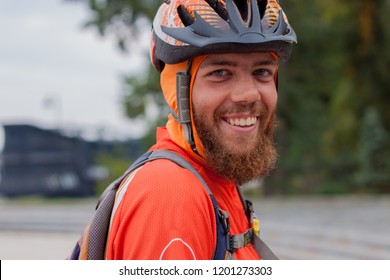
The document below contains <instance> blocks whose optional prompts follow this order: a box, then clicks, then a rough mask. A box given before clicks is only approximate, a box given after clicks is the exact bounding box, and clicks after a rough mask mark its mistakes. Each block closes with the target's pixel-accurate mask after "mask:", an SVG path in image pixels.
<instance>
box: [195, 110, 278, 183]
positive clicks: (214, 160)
mask: <svg viewBox="0 0 390 280" xmlns="http://www.w3.org/2000/svg"><path fill="white" fill-rule="evenodd" d="M256 108H260V109H256ZM196 111H197V110H194V125H195V128H196V130H197V132H198V135H199V138H200V140H201V142H202V144H203V147H204V149H205V156H206V163H207V165H208V166H209V167H210V168H212V169H214V170H215V172H216V174H217V175H219V176H222V177H224V178H225V179H227V180H235V181H236V182H237V184H239V185H241V184H244V183H247V182H249V181H251V180H253V179H256V178H259V177H263V176H266V175H267V174H268V173H269V172H270V171H271V170H272V169H273V168H274V167H275V163H276V158H277V153H276V149H275V147H274V130H275V126H276V125H275V124H276V113H275V111H273V112H271V113H269V112H268V110H267V109H266V108H264V106H261V105H259V104H257V103H253V104H249V105H238V106H235V107H234V108H229V109H223V108H221V109H219V110H216V111H215V112H214V116H213V119H212V120H210V119H209V118H207V117H206V114H201V113H198V114H195V112H196ZM248 111H249V112H252V113H257V115H259V120H258V121H259V128H258V131H257V134H256V135H255V136H254V137H253V136H252V137H249V136H245V135H237V137H234V138H235V139H232V138H229V139H226V138H224V137H223V136H222V134H221V133H220V131H219V128H218V123H219V122H220V121H221V116H223V115H225V114H226V113H227V112H235V113H240V112H248ZM268 116H270V118H269V119H268ZM229 142H230V143H229ZM232 143H233V144H232ZM242 147H245V148H246V149H245V150H244V151H242V149H243V148H242Z"/></svg>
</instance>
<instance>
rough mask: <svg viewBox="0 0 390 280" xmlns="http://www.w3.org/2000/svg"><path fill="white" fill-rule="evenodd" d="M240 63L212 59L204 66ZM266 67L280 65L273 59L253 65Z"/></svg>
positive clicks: (265, 59)
mask: <svg viewBox="0 0 390 280" xmlns="http://www.w3.org/2000/svg"><path fill="white" fill-rule="evenodd" d="M237 65H238V63H237V62H236V61H234V60H226V59H215V60H214V59H210V60H208V61H205V62H204V66H205V67H207V66H237ZM264 65H278V63H277V61H276V60H275V59H272V58H264V59H261V60H257V61H255V62H254V63H253V66H255V67H257V66H264Z"/></svg>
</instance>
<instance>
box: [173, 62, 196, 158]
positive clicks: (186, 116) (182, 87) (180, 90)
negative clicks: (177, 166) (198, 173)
mask: <svg viewBox="0 0 390 280" xmlns="http://www.w3.org/2000/svg"><path fill="white" fill-rule="evenodd" d="M191 66H192V60H189V61H188V63H187V69H186V71H179V72H177V73H176V102H177V111H178V114H177V115H176V114H175V113H174V112H171V113H172V116H173V117H174V118H175V120H176V121H177V122H178V123H179V124H180V125H181V126H182V127H183V130H184V137H185V139H186V141H187V143H188V144H190V145H191V148H192V150H194V151H195V152H196V147H195V142H194V135H193V131H192V123H191V100H190V86H191V74H190V70H191Z"/></svg>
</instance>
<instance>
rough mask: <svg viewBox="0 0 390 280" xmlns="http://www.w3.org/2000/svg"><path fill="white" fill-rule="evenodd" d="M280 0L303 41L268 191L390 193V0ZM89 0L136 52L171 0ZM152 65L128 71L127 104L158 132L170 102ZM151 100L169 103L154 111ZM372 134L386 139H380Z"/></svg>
mask: <svg viewBox="0 0 390 280" xmlns="http://www.w3.org/2000/svg"><path fill="white" fill-rule="evenodd" d="M280 2H281V4H282V6H283V7H284V10H285V12H286V14H288V16H289V21H290V22H291V24H292V25H293V26H294V29H295V31H296V32H297V34H298V41H299V43H298V46H296V47H295V48H294V50H293V54H292V58H291V60H290V62H289V63H287V64H282V65H281V68H282V69H281V71H280V87H279V88H280V95H279V112H278V113H279V127H278V132H277V144H278V147H279V153H280V160H279V164H278V168H277V169H276V171H275V172H274V174H273V175H272V176H270V177H269V178H267V180H266V182H265V189H266V192H267V193H345V192H355V191H361V190H365V191H367V190H368V189H371V190H375V191H380V192H390V182H389V180H388V177H386V176H388V174H390V170H389V165H388V162H387V161H386V160H384V161H383V160H382V159H381V156H380V154H382V157H383V156H385V155H389V149H390V147H389V145H385V144H384V142H385V140H386V139H388V138H386V137H387V136H383V135H388V131H390V110H388V106H389V104H390V94H389V89H390V79H389V78H388V75H389V65H390V52H389V51H388V49H389V47H390V30H389V28H385V27H386V26H387V25H386V24H387V17H388V14H389V13H390V1H388V0H360V1H354V0H347V1H337V0H313V1H311V2H310V5H308V4H307V3H303V1H299V0H289V1H282V0H280ZM88 3H89V7H90V9H91V19H90V20H89V21H88V22H87V24H86V26H89V27H91V26H92V27H96V28H97V29H98V30H99V32H100V33H101V34H102V35H105V34H107V33H110V34H115V36H116V37H117V41H118V45H119V47H120V48H121V49H122V50H125V51H131V49H132V47H136V45H134V44H135V43H137V40H135V38H139V35H140V33H142V32H145V30H146V26H150V22H151V19H152V17H153V16H154V14H155V12H156V10H157V7H158V6H159V5H160V3H161V1H156V0H142V1H141V0H89V1H88ZM148 67H149V68H148V69H147V71H146V76H145V77H144V78H143V77H139V76H137V77H127V78H126V79H125V81H124V83H125V85H126V88H125V89H126V92H125V94H124V99H123V103H124V109H125V110H126V112H127V114H128V116H129V117H130V118H137V117H143V118H145V119H147V120H148V121H149V124H150V128H151V133H154V127H155V123H159V124H163V123H164V122H165V120H162V119H163V118H162V116H164V118H165V116H166V114H167V112H168V111H167V109H166V107H164V106H165V102H164V100H163V97H162V95H161V94H160V88H159V81H158V73H157V72H156V71H155V70H154V69H153V68H151V66H150V64H149V66H148ZM150 105H152V107H158V108H163V109H161V110H160V114H158V115H156V117H155V118H149V119H148V118H147V113H148V109H147V108H149V107H150ZM368 108H370V109H368ZM372 112H375V114H374V113H372ZM373 115H375V117H373ZM161 120H162V121H161ZM375 127H376V128H375ZM378 131H381V132H380V133H379V132H378ZM371 134H372V135H371ZM149 135H152V134H149ZM381 135H382V136H383V137H382V136H381ZM370 136H371V137H372V138H373V139H376V140H375V141H374V140H373V142H371V141H370ZM378 139H379V140H378ZM386 141H388V140H386ZM151 142H152V140H149V142H148V145H149V144H150V143H151ZM357 155H358V156H357ZM359 174H360V175H359ZM378 178H382V179H380V180H379V179H378ZM364 184H366V186H365V187H363V186H362V185H364Z"/></svg>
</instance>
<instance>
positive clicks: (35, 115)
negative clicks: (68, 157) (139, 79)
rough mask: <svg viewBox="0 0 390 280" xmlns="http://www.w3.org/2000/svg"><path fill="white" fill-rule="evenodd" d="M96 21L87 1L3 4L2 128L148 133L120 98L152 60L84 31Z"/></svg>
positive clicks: (0, 11)
mask: <svg viewBox="0 0 390 280" xmlns="http://www.w3.org/2000/svg"><path fill="white" fill-rule="evenodd" d="M90 16H91V14H90V11H89V10H88V7H87V4H85V3H82V1H81V2H77V1H76V2H74V1H70V2H66V1H64V0H39V1H31V0H24V1H23V0H17V1H15V0H0V34H1V35H0V124H30V125H35V126H38V127H41V128H66V129H69V128H71V129H76V130H80V129H81V130H82V131H83V133H84V135H86V137H89V138H93V135H95V134H96V132H97V131H104V136H105V137H106V138H122V139H123V138H127V137H139V136H140V135H141V134H142V132H143V131H144V127H143V125H142V123H140V122H138V123H134V122H130V121H129V120H128V119H127V118H126V117H125V115H124V112H123V109H122V107H121V103H120V100H121V97H122V94H123V83H122V78H123V76H124V75H126V74H129V73H135V71H138V72H139V71H140V69H142V67H140V66H141V65H143V64H145V58H143V60H142V59H141V57H143V56H141V55H140V53H137V52H136V51H131V53H130V54H128V53H127V54H124V53H122V52H121V51H119V49H118V48H117V45H116V41H115V38H113V37H112V36H111V37H110V36H108V37H101V36H100V35H99V34H98V33H97V31H96V29H94V28H87V29H86V28H83V27H82V26H83V23H85V21H87V20H88V19H89V18H90ZM143 41H145V39H144V40H143ZM141 43H142V44H143V46H144V47H145V46H147V44H146V43H145V42H141ZM2 134H3V132H1V131H0V148H1V145H2V142H4V140H3V139H2V138H3V137H2Z"/></svg>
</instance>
